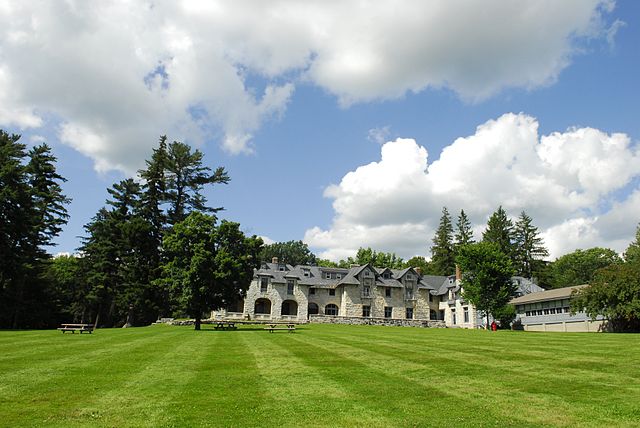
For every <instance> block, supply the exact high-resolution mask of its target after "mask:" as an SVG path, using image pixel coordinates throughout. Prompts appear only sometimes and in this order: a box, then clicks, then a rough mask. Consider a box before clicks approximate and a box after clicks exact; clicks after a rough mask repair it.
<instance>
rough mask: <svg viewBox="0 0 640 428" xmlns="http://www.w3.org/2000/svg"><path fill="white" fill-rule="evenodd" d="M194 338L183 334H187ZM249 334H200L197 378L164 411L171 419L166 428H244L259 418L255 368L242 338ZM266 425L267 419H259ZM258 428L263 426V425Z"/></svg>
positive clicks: (193, 378) (258, 397)
mask: <svg viewBox="0 0 640 428" xmlns="http://www.w3.org/2000/svg"><path fill="white" fill-rule="evenodd" d="M194 333H195V334H198V333H197V332H187V334H194ZM247 333H250V332H243V331H240V330H238V331H215V330H212V329H207V330H206V331H203V332H200V334H199V337H200V338H201V340H202V345H203V346H204V349H205V352H204V353H203V358H201V359H200V360H199V361H198V365H197V368H196V369H195V370H196V371H197V374H196V375H195V376H191V377H190V378H189V380H188V382H186V383H185V385H184V388H183V390H182V391H181V396H180V397H177V398H176V399H175V400H172V401H171V402H170V403H169V404H168V406H167V411H168V412H171V413H172V414H173V415H174V418H173V419H172V424H171V425H170V426H176V427H187V426H188V427H190V426H223V427H245V426H251V424H248V423H246V422H247V421H252V420H254V419H255V418H256V416H257V415H259V409H260V406H261V403H262V402H263V398H262V397H263V395H264V391H263V389H262V388H261V387H260V382H259V381H257V376H258V369H257V368H256V366H255V364H254V361H253V359H252V358H251V354H250V352H249V350H248V349H247V348H246V346H245V343H244V342H243V340H242V337H243V336H244V335H245V334H247ZM262 416H263V417H264V420H266V421H267V423H268V421H269V419H268V416H269V415H262ZM261 426H265V425H264V422H263V423H262V425H261Z"/></svg>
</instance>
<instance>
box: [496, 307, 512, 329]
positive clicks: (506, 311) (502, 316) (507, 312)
mask: <svg viewBox="0 0 640 428" xmlns="http://www.w3.org/2000/svg"><path fill="white" fill-rule="evenodd" d="M493 316H494V317H495V319H496V320H498V321H499V323H500V328H503V329H507V328H510V327H511V323H512V322H513V321H514V320H515V319H516V308H515V306H513V305H510V304H506V305H504V306H503V307H501V308H498V309H496V311H495V313H494V314H493Z"/></svg>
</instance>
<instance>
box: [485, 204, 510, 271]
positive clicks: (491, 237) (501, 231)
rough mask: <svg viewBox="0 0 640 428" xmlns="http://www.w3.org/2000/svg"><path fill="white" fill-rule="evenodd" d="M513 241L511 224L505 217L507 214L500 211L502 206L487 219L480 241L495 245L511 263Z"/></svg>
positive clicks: (502, 210)
mask: <svg viewBox="0 0 640 428" xmlns="http://www.w3.org/2000/svg"><path fill="white" fill-rule="evenodd" d="M513 240H514V236H513V222H512V221H511V219H509V217H507V213H506V212H505V211H504V209H502V206H499V207H498V209H497V210H496V211H495V212H494V213H493V214H491V217H489V221H488V222H487V228H486V229H485V231H484V232H483V233H482V241H483V242H493V243H495V244H496V245H497V246H498V249H499V250H500V251H502V253H503V254H505V255H506V256H507V257H509V258H510V259H511V260H512V261H513V260H514V243H513Z"/></svg>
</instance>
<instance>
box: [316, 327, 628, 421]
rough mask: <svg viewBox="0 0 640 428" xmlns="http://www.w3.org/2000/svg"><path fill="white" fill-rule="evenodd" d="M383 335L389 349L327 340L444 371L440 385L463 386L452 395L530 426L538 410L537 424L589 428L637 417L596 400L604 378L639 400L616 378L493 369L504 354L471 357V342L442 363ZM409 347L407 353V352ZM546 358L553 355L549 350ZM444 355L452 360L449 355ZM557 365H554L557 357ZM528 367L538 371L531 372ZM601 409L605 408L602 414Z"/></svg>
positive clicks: (503, 366) (355, 338) (550, 369)
mask: <svg viewBox="0 0 640 428" xmlns="http://www.w3.org/2000/svg"><path fill="white" fill-rule="evenodd" d="M392 330H393V329H392ZM378 331H379V336H380V335H384V333H385V332H384V331H382V330H378ZM386 331H387V332H389V333H390V334H394V340H393V341H392V342H391V343H386V342H385V341H384V340H382V339H381V337H379V336H378V338H377V341H375V342H374V341H372V340H371V339H370V338H366V337H364V338H363V337H361V336H360V335H349V336H345V335H340V336H335V337H333V338H331V339H327V340H328V341H329V343H332V344H333V343H336V342H338V343H341V344H343V345H344V346H347V347H362V348H365V349H367V350H368V351H370V352H374V353H379V354H384V355H387V356H388V357H389V358H392V359H397V358H398V357H399V358H400V359H401V360H402V361H404V362H407V361H411V362H415V363H418V364H431V365H433V366H436V367H438V368H440V369H444V372H445V376H444V379H446V383H443V385H456V384H462V385H464V387H460V388H452V387H451V386H449V388H450V390H453V391H455V390H459V391H463V392H464V393H463V395H464V396H466V398H467V400H466V401H468V398H469V396H470V395H474V400H473V401H476V402H489V403H490V402H494V403H495V402H499V403H503V405H502V406H501V409H502V410H503V411H502V415H503V416H509V415H511V414H513V409H514V408H515V409H520V411H519V414H524V415H526V419H527V420H532V419H535V418H533V417H532V415H531V414H529V413H530V411H532V410H533V409H538V408H539V407H540V406H544V407H545V408H547V409H548V410H549V411H548V412H546V413H543V415H545V416H546V419H547V420H546V421H544V420H540V421H539V422H541V423H544V422H546V423H553V424H564V423H563V421H564V422H569V423H570V421H571V420H581V421H582V423H589V424H591V423H594V422H596V421H600V422H599V423H608V422H610V421H611V417H615V419H616V420H618V421H620V420H623V421H627V422H630V423H632V424H633V423H635V421H637V420H638V416H640V415H639V414H638V405H637V401H636V400H635V399H631V400H627V401H624V402H620V401H617V402H615V403H613V405H612V403H610V400H609V398H608V394H607V391H608V390H607V389H604V390H602V391H601V392H597V393H595V394H594V386H597V385H598V384H599V382H598V380H597V379H598V378H599V377H603V376H605V377H606V378H607V379H608V380H609V381H612V382H615V383H613V385H615V386H616V387H617V390H618V391H619V390H620V389H621V388H622V389H623V391H624V389H628V390H629V392H630V395H628V396H629V397H637V394H635V392H636V391H637V389H638V388H637V385H634V386H629V385H628V384H627V385H626V386H625V382H626V381H625V380H624V378H622V377H621V376H620V373H618V374H617V377H615V378H614V377H612V376H611V375H610V374H609V373H605V374H602V373H597V372H595V373H594V372H593V371H589V370H580V371H579V372H578V371H576V370H566V369H565V370H563V369H562V368H560V369H557V368H556V367H554V366H549V365H546V366H544V365H541V364H544V362H543V363H540V362H536V361H535V360H534V359H529V360H526V359H525V360H523V359H517V360H515V361H511V363H512V364H509V362H508V361H503V362H502V363H500V364H496V361H494V360H495V359H496V357H497V356H498V355H502V354H503V352H501V351H500V350H494V352H492V353H481V354H478V353H475V352H474V351H473V347H472V342H471V341H468V343H467V344H466V345H467V348H469V349H471V351H467V352H462V351H457V352H455V353H453V354H454V355H455V358H451V357H441V356H438V355H434V354H437V353H438V352H437V348H433V347H431V349H425V347H424V346H421V345H423V343H422V344H421V343H420V341H412V342H411V343H409V342H404V343H405V344H404V345H396V343H399V342H403V341H400V340H398V336H399V335H401V334H402V333H401V332H400V331H399V330H396V331H395V332H390V331H389V330H386ZM412 334H413V333H412ZM447 334H457V335H458V336H462V337H464V335H467V334H473V333H472V332H468V331H460V330H459V331H448V332H447ZM427 337H429V335H425V338H427ZM538 339H540V337H538ZM409 344H410V345H411V347H408V345H409ZM434 349H436V352H434ZM548 352H552V351H549V350H548ZM447 354H448V355H451V354H452V352H448V353H447ZM556 360H558V357H557V355H556ZM525 362H526V364H525ZM515 363H520V365H521V367H519V368H514V367H512V366H513V365H515ZM403 365H406V364H401V366H403ZM531 365H534V366H535V365H537V366H538V367H537V368H536V369H535V370H531ZM636 370H637V367H636ZM558 378H562V379H563V381H562V382H561V383H558ZM594 378H595V380H594ZM567 380H569V382H567ZM474 384H475V385H474ZM596 391H597V389H596ZM460 398H461V399H462V398H464V397H460ZM512 401H513V403H512ZM581 402H583V404H584V406H583V407H580V406H576V405H575V404H576V403H581ZM601 406H608V407H606V408H602V407H601ZM590 413H593V414H590ZM567 416H571V418H570V419H569V420H568V421H566V420H565V419H567ZM599 418H601V419H599ZM551 419H552V420H553V422H552V421H551ZM597 424H598V423H596V424H595V425H597Z"/></svg>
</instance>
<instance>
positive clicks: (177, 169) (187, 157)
mask: <svg viewBox="0 0 640 428" xmlns="http://www.w3.org/2000/svg"><path fill="white" fill-rule="evenodd" d="M203 156H204V155H203V154H202V152H201V151H200V150H195V151H194V152H192V151H191V147H189V145H187V144H184V143H180V142H178V141H174V142H173V143H171V144H169V147H168V150H167V163H166V168H165V171H166V173H165V187H166V191H165V198H166V202H168V203H169V209H168V213H167V216H168V220H169V224H171V225H173V224H175V223H177V222H179V221H182V220H184V219H185V218H186V217H187V216H188V215H189V213H190V212H191V211H200V212H217V211H220V210H221V209H222V208H221V207H220V208H211V207H208V206H207V205H206V203H207V200H206V198H205V197H204V196H203V195H202V193H201V191H202V189H203V187H204V186H205V185H206V184H216V183H223V184H227V183H228V182H229V176H228V175H227V172H226V171H225V170H224V168H222V167H219V168H217V169H216V170H215V171H214V172H213V174H211V169H210V168H209V167H206V166H203V165H202V158H203Z"/></svg>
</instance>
